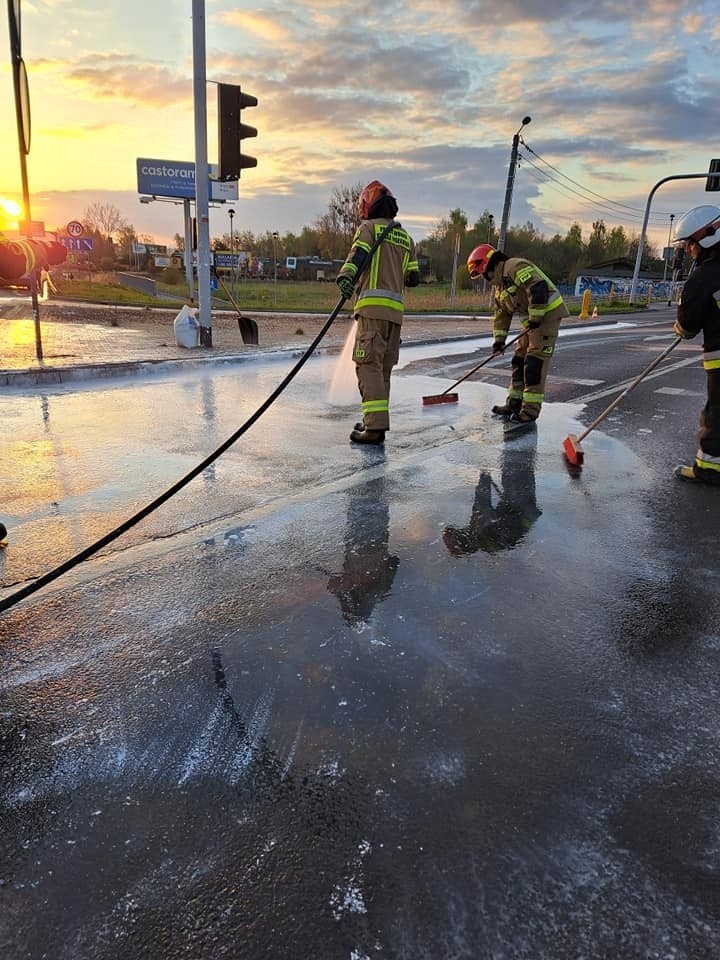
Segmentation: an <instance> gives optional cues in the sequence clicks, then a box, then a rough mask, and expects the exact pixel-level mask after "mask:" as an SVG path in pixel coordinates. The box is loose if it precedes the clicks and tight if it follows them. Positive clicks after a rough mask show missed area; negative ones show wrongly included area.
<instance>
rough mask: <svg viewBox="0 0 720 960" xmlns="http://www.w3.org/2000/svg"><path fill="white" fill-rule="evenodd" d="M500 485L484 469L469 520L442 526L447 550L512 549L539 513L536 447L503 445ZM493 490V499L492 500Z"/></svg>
mask: <svg viewBox="0 0 720 960" xmlns="http://www.w3.org/2000/svg"><path fill="white" fill-rule="evenodd" d="M501 474H502V475H501V486H502V489H500V488H499V487H498V486H497V484H496V483H495V482H494V481H493V479H492V477H491V475H490V473H489V472H487V471H485V470H483V471H482V472H481V474H480V480H479V482H478V485H477V487H476V488H475V499H474V501H473V506H472V513H471V515H470V522H469V523H468V525H467V526H466V527H445V530H444V531H443V541H444V542H445V546H446V547H447V548H448V550H449V551H450V553H452V554H454V555H455V556H459V555H460V554H463V553H477V551H478V550H483V551H485V553H498V552H499V551H500V550H512V548H513V547H515V546H517V544H518V543H520V541H521V540H522V539H523V537H524V536H525V535H526V534H527V533H528V532H529V530H530V528H531V527H532V525H533V524H534V523H535V521H536V520H537V519H538V517H540V516H542V510H540V509H539V508H538V505H537V503H536V500H535V448H534V446H533V448H532V449H530V450H529V449H528V448H527V447H525V448H520V447H515V448H512V449H511V448H509V447H505V448H504V449H503V459H502V470H501ZM493 491H494V493H495V502H494V503H493Z"/></svg>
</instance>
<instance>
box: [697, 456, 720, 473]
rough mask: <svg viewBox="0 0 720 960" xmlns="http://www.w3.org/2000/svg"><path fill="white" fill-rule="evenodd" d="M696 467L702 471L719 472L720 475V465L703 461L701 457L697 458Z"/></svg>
mask: <svg viewBox="0 0 720 960" xmlns="http://www.w3.org/2000/svg"><path fill="white" fill-rule="evenodd" d="M695 465H696V466H698V467H700V468H701V469H702V470H717V472H718V473H720V463H711V462H710V461H709V460H703V459H702V458H701V457H695Z"/></svg>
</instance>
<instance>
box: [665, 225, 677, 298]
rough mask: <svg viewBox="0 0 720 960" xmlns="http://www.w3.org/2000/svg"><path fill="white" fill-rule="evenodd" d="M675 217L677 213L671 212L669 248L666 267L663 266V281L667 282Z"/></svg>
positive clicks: (666, 252)
mask: <svg viewBox="0 0 720 960" xmlns="http://www.w3.org/2000/svg"><path fill="white" fill-rule="evenodd" d="M674 219H675V214H674V213H671V214H670V229H669V230H668V242H667V250H666V251H665V257H664V258H663V259H664V260H665V265H664V267H663V283H665V281H666V280H667V268H668V260H669V259H670V244H671V242H672V225H673V220H674Z"/></svg>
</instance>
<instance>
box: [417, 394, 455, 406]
mask: <svg viewBox="0 0 720 960" xmlns="http://www.w3.org/2000/svg"><path fill="white" fill-rule="evenodd" d="M457 402H458V395H457V394H456V393H435V394H432V395H431V396H429V397H423V406H424V407H429V406H430V405H431V404H433V403H457Z"/></svg>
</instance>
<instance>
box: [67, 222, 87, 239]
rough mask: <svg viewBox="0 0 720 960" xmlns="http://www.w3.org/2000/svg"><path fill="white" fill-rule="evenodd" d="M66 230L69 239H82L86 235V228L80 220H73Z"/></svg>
mask: <svg viewBox="0 0 720 960" xmlns="http://www.w3.org/2000/svg"><path fill="white" fill-rule="evenodd" d="M65 229H66V230H67V234H68V236H69V237H81V236H82V235H83V234H84V233H85V227H84V226H83V225H82V224H81V223H80V221H79V220H71V221H70V223H69V224H68V225H67V226H66V227H65Z"/></svg>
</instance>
